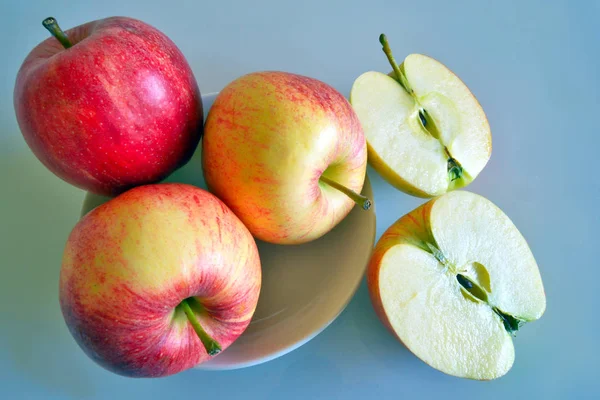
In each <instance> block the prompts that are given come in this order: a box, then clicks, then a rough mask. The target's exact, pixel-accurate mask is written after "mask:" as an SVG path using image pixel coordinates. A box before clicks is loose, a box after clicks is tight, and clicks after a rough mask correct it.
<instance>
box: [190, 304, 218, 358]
mask: <svg viewBox="0 0 600 400" xmlns="http://www.w3.org/2000/svg"><path fill="white" fill-rule="evenodd" d="M181 305H182V306H183V312H185V315H186V316H187V317H188V320H189V321H190V323H191V324H192V327H193V328H194V331H196V334H197V335H198V337H199V338H200V341H201V342H202V344H203V345H204V348H205V349H206V352H207V353H208V354H209V355H211V356H216V355H217V354H219V353H220V352H221V346H220V345H219V343H217V341H216V340H215V339H213V338H211V337H210V336H209V335H208V333H206V331H205V330H204V329H203V328H202V325H200V322H199V321H198V318H196V315H195V314H194V311H192V307H190V304H189V303H188V299H185V300H183V301H182V302H181Z"/></svg>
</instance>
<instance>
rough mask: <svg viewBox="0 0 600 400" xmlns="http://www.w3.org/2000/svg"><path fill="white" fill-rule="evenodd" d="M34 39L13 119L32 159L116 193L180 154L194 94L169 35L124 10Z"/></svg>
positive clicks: (194, 112) (198, 111)
mask: <svg viewBox="0 0 600 400" xmlns="http://www.w3.org/2000/svg"><path fill="white" fill-rule="evenodd" d="M66 33H67V35H68V36H69V38H70V39H71V41H72V42H73V43H75V44H74V46H73V47H71V48H69V49H64V48H63V47H62V45H61V44H60V43H59V42H58V41H57V40H56V39H55V38H53V37H49V38H48V39H46V40H45V41H43V42H42V43H40V44H39V45H38V46H36V47H35V48H34V49H33V50H32V51H31V53H30V54H29V55H28V56H27V58H26V59H25V61H24V62H23V64H22V66H21V68H20V70H19V72H18V75H17V79H16V84H15V89H14V106H15V112H16V116H17V121H18V123H19V127H20V129H21V132H22V134H23V137H24V138H25V140H26V142H27V144H28V145H29V147H30V148H31V150H32V151H33V153H34V154H35V155H36V156H37V158H38V159H39V160H40V161H41V162H42V163H43V164H44V165H45V166H46V167H47V168H48V169H50V171H52V172H53V173H54V174H56V175H57V176H58V177H60V178H62V179H63V180H65V181H67V182H69V183H71V184H73V185H75V186H77V187H80V188H82V189H85V190H88V191H91V192H94V193H96V194H101V195H116V194H118V193H121V192H123V191H125V190H127V189H129V188H131V187H134V186H137V185H141V184H147V183H152V182H157V181H159V180H162V179H163V178H165V177H166V176H168V175H169V174H170V173H171V172H173V171H174V170H175V169H177V168H178V167H180V166H182V165H184V164H185V163H187V162H188V161H189V159H190V157H191V156H192V154H193V152H194V150H195V148H196V147H197V145H198V141H199V140H200V137H201V134H202V123H203V113H202V100H201V97H200V90H199V88H198V85H197V83H196V80H195V78H194V75H193V73H192V70H191V68H190V66H189V65H188V63H187V61H186V60H185V58H184V56H183V54H182V53H181V52H180V51H179V49H178V48H177V47H176V46H175V44H174V43H173V42H172V41H171V40H170V39H169V38H168V37H166V36H165V35H164V34H162V33H161V32H160V31H158V30H157V29H155V28H153V27H152V26H149V25H148V24H145V23H144V22H141V21H138V20H134V19H131V18H124V17H112V18H107V19H103V20H98V21H93V22H89V23H86V24H84V25H80V26H78V27H76V28H73V29H71V30H68V31H67V32H66Z"/></svg>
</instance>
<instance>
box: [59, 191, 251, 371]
mask: <svg viewBox="0 0 600 400" xmlns="http://www.w3.org/2000/svg"><path fill="white" fill-rule="evenodd" d="M260 285H261V266H260V260H259V255H258V250H257V247H256V244H255V241H254V239H253V237H252V235H251V234H250V232H249V231H248V230H247V229H246V228H245V227H244V225H243V224H242V223H241V221H240V220H239V219H238V218H237V217H236V216H235V215H234V214H233V212H231V210H229V208H227V207H226V206H225V205H224V204H223V203H222V202H221V201H220V200H219V199H217V198H216V197H215V196H213V195H212V194H210V193H208V192H206V191H204V190H202V189H199V188H197V187H194V186H190V185H184V184H155V185H147V186H141V187H138V188H135V189H132V190H130V191H128V192H126V193H124V194H122V195H120V196H118V197H116V198H115V199H112V200H110V201H109V202H108V203H105V204H103V205H101V206H99V207H97V208H96V209H94V210H92V211H91V212H89V213H88V214H86V215H85V216H84V217H83V218H82V219H81V220H80V222H79V223H78V224H77V225H76V226H75V228H74V229H73V231H72V233H71V235H70V236H69V239H68V242H67V245H66V248H65V251H64V257H63V263H62V269H61V273H60V305H61V309H62V312H63V315H64V318H65V321H66V323H67V326H68V327H69V330H70V332H71V334H72V335H73V337H74V338H75V340H76V341H77V343H78V344H79V346H80V347H81V348H82V349H83V350H84V351H85V352H86V353H87V355H88V356H90V357H91V358H92V359H93V360H94V361H96V362H97V363H99V364H100V365H101V366H103V367H105V368H106V369H108V370H110V371H112V372H115V373H117V374H120V375H125V376H131V377H159V376H166V375H171V374H175V373H178V372H180V371H183V370H185V369H188V368H190V367H193V366H195V365H197V364H199V363H202V362H204V361H206V360H209V359H210V358H211V356H209V355H208V354H207V352H206V350H205V349H204V346H203V345H202V343H201V341H200V339H199V338H198V336H197V334H196V333H195V331H194V329H193V327H192V325H191V324H190V323H189V321H188V320H187V317H186V316H185V314H184V313H183V312H182V311H180V310H178V311H176V310H175V308H176V306H177V305H178V304H180V302H181V301H182V300H184V299H186V298H189V297H195V298H196V300H197V301H198V302H199V304H201V305H202V309H201V310H198V311H197V312H196V315H197V317H198V319H199V321H200V323H201V325H202V326H203V328H204V330H205V331H206V332H207V333H208V334H209V335H210V336H211V337H213V338H214V339H215V340H216V341H217V342H218V343H219V344H220V345H221V347H222V348H223V349H226V348H227V347H228V346H229V345H230V344H231V343H232V342H233V341H234V340H235V339H236V338H238V337H239V336H240V334H241V333H242V332H243V331H244V330H245V329H246V327H247V326H248V324H249V322H250V319H251V317H252V315H253V313H254V310H255V308H256V304H257V301H258V296H259V292H260Z"/></svg>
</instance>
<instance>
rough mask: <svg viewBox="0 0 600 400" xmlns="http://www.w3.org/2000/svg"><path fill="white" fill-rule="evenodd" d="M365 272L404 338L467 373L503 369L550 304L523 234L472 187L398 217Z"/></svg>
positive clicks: (440, 364)
mask: <svg viewBox="0 0 600 400" xmlns="http://www.w3.org/2000/svg"><path fill="white" fill-rule="evenodd" d="M367 282H368V287H369V292H370V295H371V300H372V302H373V305H374V308H375V310H376V312H377V314H378V315H379V317H380V319H381V320H382V321H383V323H384V324H385V325H386V326H387V327H388V328H389V329H390V330H391V331H392V332H393V333H394V334H395V335H396V336H397V337H398V338H399V339H400V341H401V342H403V343H404V344H405V345H406V346H407V347H408V349H409V350H410V351H411V352H413V353H414V354H415V355H416V356H417V357H419V358H420V359H422V360H423V361H425V362H426V363H427V364H429V365H431V366H432V367H434V368H436V369H438V370H440V371H442V372H444V373H446V374H450V375H454V376H458V377H463V378H471V379H479V380H489V379H495V378H498V377H500V376H502V375H504V374H506V373H507V372H508V370H509V369H510V368H511V366H512V364H513V361H514V357H515V354H514V347H513V342H512V336H513V335H514V334H515V332H516V331H517V330H518V329H519V328H520V327H521V326H522V325H523V324H524V323H526V322H529V321H534V320H537V319H538V318H540V317H541V316H542V314H543V313H544V311H545V309H546V297H545V294H544V287H543V284H542V279H541V277H540V273H539V270H538V267H537V264H536V261H535V259H534V257H533V255H532V253H531V251H530V249H529V247H528V245H527V243H526V241H525V239H524V238H523V236H522V235H521V234H520V233H519V231H518V229H517V228H516V227H515V226H514V225H513V223H512V222H511V220H510V219H509V218H508V217H507V216H506V215H505V214H504V213H503V212H502V211H501V210H500V209H499V208H498V207H496V206H495V205H494V204H492V203H491V202H490V201H489V200H487V199H485V198H484V197H481V196H479V195H476V194H473V193H470V192H466V191H455V192H451V193H448V194H445V195H443V196H441V197H438V198H436V199H433V200H430V201H429V202H427V203H425V204H424V205H422V206H420V207H418V208H417V209H415V210H414V211H412V212H410V213H409V214H407V215H405V216H404V217H402V218H400V219H399V220H398V221H396V222H395V223H394V224H393V225H392V226H391V227H390V228H389V229H388V230H387V231H386V232H385V233H384V234H383V236H382V237H381V239H380V240H379V242H378V243H377V245H376V247H375V250H374V252H373V255H372V258H371V260H370V263H369V267H368V271H367Z"/></svg>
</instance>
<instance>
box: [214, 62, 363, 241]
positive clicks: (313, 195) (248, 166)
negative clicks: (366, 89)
mask: <svg viewBox="0 0 600 400" xmlns="http://www.w3.org/2000/svg"><path fill="white" fill-rule="evenodd" d="M202 162H203V171H204V177H205V179H206V183H207V185H208V188H209V189H210V190H211V191H212V192H214V193H215V194H216V195H217V196H218V197H219V198H220V199H222V200H223V201H224V202H225V203H226V204H227V205H228V206H229V207H230V208H231V209H232V210H233V211H234V212H235V213H236V215H237V216H238V217H239V218H240V219H241V220H242V221H243V222H244V224H245V225H246V226H247V227H248V229H249V230H250V232H252V234H253V235H254V236H255V237H257V238H259V239H261V240H263V241H267V242H271V243H280V244H296V243H303V242H309V241H311V240H314V239H316V238H318V237H320V236H322V235H324V234H325V233H327V232H329V231H330V230H331V229H332V228H333V227H334V226H335V225H337V224H338V223H339V222H340V221H341V220H342V219H343V218H344V217H346V215H347V214H348V213H349V212H350V210H351V209H352V207H353V206H354V202H357V203H359V204H360V205H361V206H363V208H366V209H368V208H369V207H370V202H369V200H368V199H366V198H364V197H362V196H360V195H358V194H357V192H360V191H361V190H362V187H363V183H364V180H365V173H366V167H367V146H366V141H365V137H364V134H363V130H362V127H361V124H360V122H359V120H358V117H357V116H356V114H355V113H354V110H353V109H352V107H351V106H350V104H349V103H348V101H347V100H346V99H345V98H344V96H342V95H341V94H340V93H339V92H337V91H336V90H335V89H334V88H332V87H331V86H329V85H327V84H325V83H323V82H320V81H318V80H316V79H312V78H308V77H305V76H301V75H295V74H291V73H286V72H275V71H269V72H258V73H251V74H248V75H245V76H243V77H241V78H238V79H237V80H235V81H233V82H232V83H230V84H229V85H228V86H227V87H226V88H225V89H223V91H222V92H220V93H219V95H218V96H217V98H216V100H215V102H214V104H213V106H212V107H211V109H210V111H209V114H208V116H207V119H206V125H205V127H204V137H203V139H202Z"/></svg>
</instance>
